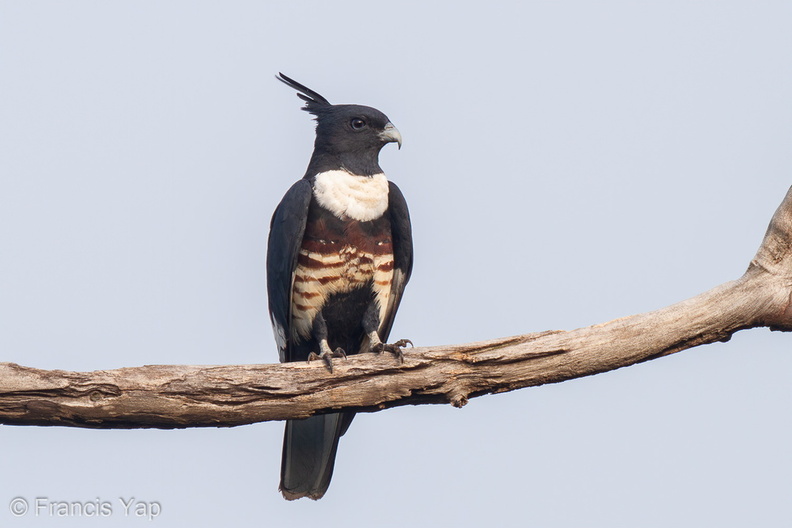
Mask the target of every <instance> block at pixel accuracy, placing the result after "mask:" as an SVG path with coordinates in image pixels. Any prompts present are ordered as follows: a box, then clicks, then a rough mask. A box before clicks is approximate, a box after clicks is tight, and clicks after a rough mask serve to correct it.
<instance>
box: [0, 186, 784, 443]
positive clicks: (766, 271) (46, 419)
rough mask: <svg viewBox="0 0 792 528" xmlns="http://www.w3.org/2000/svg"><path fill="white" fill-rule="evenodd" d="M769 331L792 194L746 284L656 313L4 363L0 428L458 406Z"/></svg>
mask: <svg viewBox="0 0 792 528" xmlns="http://www.w3.org/2000/svg"><path fill="white" fill-rule="evenodd" d="M758 326H766V327H769V328H770V329H772V330H782V331H790V330H792V188H790V190H789V191H788V192H787V195H786V197H785V198H784V201H783V202H782V203H781V205H780V207H779V208H778V210H777V211H776V213H775V215H774V216H773V218H772V220H771V222H770V226H769V227H768V230H767V233H766V235H765V237H764V240H763V241H762V245H761V246H760V248H759V251H758V252H757V253H756V256H755V257H754V258H753V260H751V263H750V265H749V267H748V270H747V271H746V272H745V274H744V275H743V276H742V277H740V278H739V279H737V280H735V281H732V282H728V283H725V284H722V285H720V286H718V287H716V288H713V289H712V290H709V291H707V292H704V293H702V294H700V295H698V296H696V297H693V298H691V299H688V300H686V301H682V302H680V303H677V304H674V305H671V306H668V307H666V308H662V309H660V310H656V311H653V312H648V313H643V314H638V315H632V316H629V317H624V318H621V319H616V320H614V321H609V322H607V323H603V324H598V325H594V326H589V327H586V328H579V329H576V330H570V331H548V332H540V333H535V334H526V335H520V336H514V337H506V338H500V339H493V340H491V341H484V342H478V343H467V344H462V345H448V346H435V347H425V348H414V349H410V350H408V351H407V352H406V353H405V356H404V362H403V363H399V362H398V360H397V359H396V358H394V357H393V356H392V355H389V354H385V355H381V356H378V355H373V354H364V355H359V356H352V357H350V358H349V359H348V360H337V361H336V362H335V363H334V365H335V368H334V371H333V373H330V372H328V371H327V369H326V368H325V367H324V365H323V364H322V362H320V361H316V362H312V363H289V364H273V365H231V366H179V365H148V366H143V367H133V368H122V369H117V370H100V371H94V372H66V371H61V370H39V369H34V368H30V367H24V366H20V365H17V364H14V363H0V423H3V424H13V425H65V426H76V427H94V428H145V427H156V428H163V429H170V428H183V427H210V426H211V427H230V426H235V425H241V424H248V423H254V422H262V421H267V420H284V419H287V418H304V417H307V416H311V415H313V414H316V413H324V412H330V411H335V410H338V409H342V408H345V409H350V410H355V411H357V412H361V411H362V412H371V411H377V410H380V409H385V408H388V407H394V406H397V405H408V404H409V405H417V404H423V403H449V402H450V403H452V404H453V405H455V406H458V407H460V406H462V405H464V404H465V403H466V402H467V400H468V398H471V397H475V396H481V395H483V394H490V393H496V392H504V391H510V390H514V389H519V388H522V387H530V386H533V385H542V384H545V383H556V382H559V381H564V380H568V379H572V378H578V377H582V376H589V375H591V374H597V373H599V372H605V371H608V370H613V369H616V368H619V367H624V366H627V365H632V364H634V363H638V362H642V361H647V360H650V359H654V358H657V357H660V356H665V355H668V354H673V353H674V352H679V351H680V350H685V349H687V348H691V347H695V346H698V345H702V344H705V343H712V342H715V341H727V340H728V339H729V338H730V337H731V335H732V334H733V333H734V332H737V331H738V330H742V329H745V328H753V327H758Z"/></svg>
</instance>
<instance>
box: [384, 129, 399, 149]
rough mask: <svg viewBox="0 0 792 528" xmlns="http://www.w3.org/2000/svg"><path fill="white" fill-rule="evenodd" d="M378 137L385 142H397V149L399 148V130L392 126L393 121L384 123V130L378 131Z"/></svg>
mask: <svg viewBox="0 0 792 528" xmlns="http://www.w3.org/2000/svg"><path fill="white" fill-rule="evenodd" d="M379 137H380V139H382V140H383V141H385V142H386V143H393V142H394V141H395V142H396V143H398V144H399V149H401V144H402V137H401V134H399V130H398V129H397V128H396V127H395V126H393V123H388V124H387V125H385V130H383V131H382V132H380V135H379Z"/></svg>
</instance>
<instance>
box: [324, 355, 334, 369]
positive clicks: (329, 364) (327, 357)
mask: <svg viewBox="0 0 792 528" xmlns="http://www.w3.org/2000/svg"><path fill="white" fill-rule="evenodd" d="M332 356H333V355H332V354H327V353H324V354H322V359H323V360H324V362H325V365H327V370H329V371H330V374H332V373H333V359H332Z"/></svg>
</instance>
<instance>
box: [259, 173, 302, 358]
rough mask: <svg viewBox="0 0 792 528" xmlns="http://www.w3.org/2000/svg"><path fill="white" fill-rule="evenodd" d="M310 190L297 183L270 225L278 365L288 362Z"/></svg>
mask: <svg viewBox="0 0 792 528" xmlns="http://www.w3.org/2000/svg"><path fill="white" fill-rule="evenodd" d="M311 195H312V189H311V184H310V182H309V181H308V180H300V181H298V182H297V183H295V184H294V185H292V187H291V189H289V190H288V191H287V192H286V195H285V196H284V197H283V200H281V202H280V204H278V208H277V209H275V214H273V215H272V221H271V222H270V233H269V242H268V244H267V293H268V296H269V312H270V319H271V320H272V330H273V332H274V333H275V341H276V342H277V344H278V354H279V355H280V360H281V362H283V361H290V360H291V358H290V357H289V356H290V354H289V350H290V348H291V293H292V281H293V280H294V268H295V267H296V266H297V255H298V253H299V251H300V244H301V243H302V238H303V234H304V233H305V223H306V221H307V219H308V206H309V205H310V203H311Z"/></svg>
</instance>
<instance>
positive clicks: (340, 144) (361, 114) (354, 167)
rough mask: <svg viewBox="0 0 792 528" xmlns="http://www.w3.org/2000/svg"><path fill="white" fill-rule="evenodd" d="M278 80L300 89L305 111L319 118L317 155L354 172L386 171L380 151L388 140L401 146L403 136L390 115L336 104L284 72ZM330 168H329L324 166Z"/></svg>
mask: <svg viewBox="0 0 792 528" xmlns="http://www.w3.org/2000/svg"><path fill="white" fill-rule="evenodd" d="M277 79H278V80H280V81H282V82H284V83H286V84H287V85H288V86H290V87H292V88H294V89H295V90H297V92H298V93H297V96H298V97H299V98H300V99H302V100H303V101H305V106H304V107H303V110H305V111H306V112H309V113H310V114H313V115H314V116H315V117H316V142H315V144H314V158H317V157H318V158H320V159H319V160H318V161H322V162H324V163H332V161H333V160H334V159H336V160H338V163H339V164H340V166H339V167H332V168H344V169H346V170H349V171H350V172H352V173H353V174H360V175H371V174H376V173H378V172H382V171H381V169H380V168H379V164H378V161H377V158H378V155H379V151H380V150H381V149H382V147H384V146H385V145H386V144H388V143H394V142H395V143H397V144H398V145H399V148H401V143H402V138H401V134H399V131H398V130H397V129H396V127H395V126H393V124H392V123H391V122H390V120H389V119H388V116H386V115H385V114H383V113H382V112H380V111H379V110H377V109H376V108H371V107H370V106H361V105H347V104H344V105H333V104H330V102H329V101H328V100H327V99H325V98H324V97H322V96H321V95H319V94H318V93H316V92H314V91H313V90H311V89H310V88H307V87H306V86H304V85H302V84H300V83H298V82H297V81H295V80H293V79H290V78H289V77H287V76H285V75H283V74H282V73H281V74H280V76H279V77H277ZM321 168H322V169H327V168H329V167H321Z"/></svg>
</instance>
